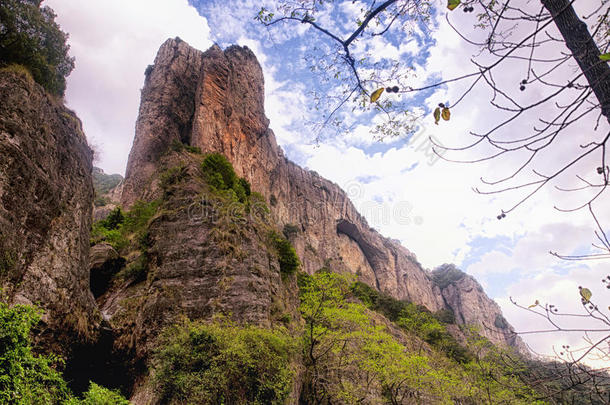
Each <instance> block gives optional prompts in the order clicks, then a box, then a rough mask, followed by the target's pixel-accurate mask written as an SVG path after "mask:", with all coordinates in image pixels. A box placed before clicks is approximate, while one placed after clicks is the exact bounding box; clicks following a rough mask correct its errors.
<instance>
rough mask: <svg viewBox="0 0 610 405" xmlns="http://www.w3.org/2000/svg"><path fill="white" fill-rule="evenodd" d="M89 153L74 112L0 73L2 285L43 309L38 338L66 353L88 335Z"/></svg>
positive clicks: (21, 79) (91, 325)
mask: <svg viewBox="0 0 610 405" xmlns="http://www.w3.org/2000/svg"><path fill="white" fill-rule="evenodd" d="M91 160H92V152H91V150H90V149H89V147H88V146H87V141H86V139H85V136H84V134H83V132H82V129H81V123H80V121H79V119H78V118H77V117H76V116H75V115H74V113H73V112H72V111H70V110H68V109H67V108H66V107H64V106H63V104H62V103H61V102H58V101H57V100H55V99H54V98H52V97H50V96H48V95H47V94H46V93H45V91H44V90H43V89H42V87H40V86H39V85H37V84H36V83H34V82H33V81H32V80H30V79H28V78H27V77H26V76H23V75H19V74H15V73H10V72H6V71H1V72H0V284H1V286H2V289H3V294H4V295H5V297H6V298H7V299H8V300H9V302H12V303H26V304H38V305H40V306H42V308H43V309H44V310H45V314H44V316H43V323H42V325H40V327H41V334H40V336H38V338H39V339H42V343H44V344H46V345H47V346H49V347H50V348H51V349H53V350H54V351H55V352H58V353H62V354H66V353H67V352H69V351H70V346H71V344H73V343H74V342H77V341H86V340H90V339H92V338H93V337H94V335H95V329H96V325H97V324H99V313H98V312H97V309H96V305H95V301H94V300H93V296H92V294H91V291H90V290H89V273H88V259H89V229H90V227H91V207H92V204H93V186H92V183H91V169H92V166H91Z"/></svg>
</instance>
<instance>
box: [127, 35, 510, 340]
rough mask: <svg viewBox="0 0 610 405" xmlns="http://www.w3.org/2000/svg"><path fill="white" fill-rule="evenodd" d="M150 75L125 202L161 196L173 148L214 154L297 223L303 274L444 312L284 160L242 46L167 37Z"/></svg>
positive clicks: (417, 276)
mask: <svg viewBox="0 0 610 405" xmlns="http://www.w3.org/2000/svg"><path fill="white" fill-rule="evenodd" d="M149 70H150V71H149V74H148V77H147V80H146V84H145V88H144V90H143V93H142V94H143V95H142V106H141V108H140V117H139V119H138V123H137V126H136V136H135V140H134V146H133V149H132V151H131V154H130V157H129V163H128V168H127V175H126V179H125V187H124V191H123V197H122V201H123V204H125V205H127V206H129V205H131V204H133V202H134V201H136V200H138V199H142V200H148V201H150V200H151V199H153V198H156V197H158V196H160V195H161V194H162V190H161V187H160V185H159V181H158V176H155V175H153V172H154V170H155V167H156V166H159V165H160V164H161V163H160V162H161V161H162V156H163V154H164V153H165V151H167V150H168V149H169V148H170V146H171V145H172V143H173V142H182V143H185V144H189V145H191V146H194V147H198V148H200V149H201V150H202V151H203V152H220V153H222V154H224V155H225V156H227V158H228V159H229V160H230V161H231V163H232V164H233V166H234V167H235V170H236V172H237V174H238V175H239V176H242V177H245V178H246V179H247V180H248V181H249V182H250V183H251V184H252V189H253V190H254V191H257V192H260V193H261V194H263V196H264V197H265V198H266V200H267V201H268V203H269V205H270V207H271V211H272V216H273V218H274V220H275V222H276V223H279V224H280V226H285V225H293V226H296V229H297V230H298V231H297V232H296V233H294V234H293V235H292V236H291V241H292V243H293V244H294V246H295V248H296V250H297V252H298V254H299V256H300V258H301V261H302V263H303V268H304V270H305V271H307V272H308V273H313V272H314V271H316V270H318V269H320V268H322V267H325V266H326V267H330V268H332V269H333V270H336V271H349V272H352V273H355V274H358V275H359V276H360V278H361V279H362V280H363V281H365V282H367V283H369V284H370V285H372V286H374V287H376V288H377V289H379V290H380V291H383V292H386V293H389V294H390V295H392V296H394V297H395V298H398V299H406V300H409V301H412V302H415V303H417V304H421V305H425V306H426V307H427V308H428V309H429V310H431V311H437V310H440V309H445V308H447V307H448V306H447V303H446V302H445V301H446V300H445V299H444V295H443V294H442V293H441V290H440V288H439V287H438V286H437V285H436V283H435V282H434V281H433V279H432V278H431V276H430V274H429V273H428V272H426V271H425V270H423V269H422V268H421V266H420V265H419V263H418V262H417V260H416V258H415V256H414V255H413V254H412V253H411V252H409V251H408V250H407V249H406V248H404V247H403V246H401V245H400V244H399V243H396V242H394V241H392V240H390V239H387V238H385V237H383V236H381V235H380V234H379V233H378V232H376V231H375V230H374V229H372V228H371V227H369V226H368V224H367V222H366V220H365V219H364V218H363V217H362V216H361V215H360V214H359V213H358V212H357V211H356V209H355V207H354V205H353V204H352V203H351V201H350V200H349V198H348V197H347V195H346V193H345V192H344V191H343V190H342V189H341V188H340V187H339V186H337V185H336V184H334V183H332V182H330V181H328V180H326V179H324V178H322V177H320V176H319V175H318V174H317V173H315V172H311V171H307V170H304V169H302V168H300V167H299V166H297V165H296V164H294V163H292V162H290V161H289V160H288V159H287V158H286V157H285V156H284V154H283V153H282V150H281V149H280V148H279V147H278V145H277V143H276V140H275V136H274V134H273V132H272V131H271V130H270V129H269V127H268V124H269V121H268V119H267V118H266V117H265V114H264V109H263V105H264V102H263V101H264V100H263V97H264V91H263V90H264V85H263V74H262V70H261V68H260V65H259V64H258V62H257V60H256V57H255V56H254V54H253V53H252V52H251V51H250V50H249V49H248V48H245V47H244V48H242V47H238V46H232V47H229V48H227V49H226V50H225V51H222V50H221V49H220V48H219V47H217V46H214V47H212V48H210V49H209V50H207V51H206V52H203V53H201V52H199V51H196V50H194V49H192V48H190V47H189V46H188V45H187V44H186V43H184V42H183V41H181V40H179V39H171V40H168V41H166V42H165V43H164V44H163V45H162V46H161V49H160V50H159V53H158V55H157V58H156V60H155V65H154V67H152V68H151V69H149ZM458 290H459V289H458ZM458 290H456V291H458ZM447 294H448V293H447ZM457 294H458V295H459V294H460V292H459V291H458V292H457ZM485 298H486V299H487V301H488V302H489V303H491V302H492V301H491V300H489V298H487V297H485ZM464 320H466V318H464ZM482 332H483V333H484V334H485V331H482ZM488 337H489V338H490V339H492V340H493V341H495V342H505V341H506V340H505V339H504V338H502V337H499V336H496V335H493V334H489V335H488Z"/></svg>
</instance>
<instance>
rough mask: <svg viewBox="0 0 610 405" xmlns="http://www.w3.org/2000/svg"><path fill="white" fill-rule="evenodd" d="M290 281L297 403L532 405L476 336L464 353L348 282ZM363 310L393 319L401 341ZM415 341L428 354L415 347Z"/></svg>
mask: <svg viewBox="0 0 610 405" xmlns="http://www.w3.org/2000/svg"><path fill="white" fill-rule="evenodd" d="M298 280H299V288H300V294H301V306H300V309H301V314H302V316H303V318H304V320H305V322H306V326H305V331H304V334H303V361H304V363H305V366H306V383H305V386H304V388H303V397H302V400H303V402H304V403H336V402H339V403H361V402H367V403H370V402H384V403H391V404H402V403H469V404H470V403H471V404H474V403H489V404H494V403H511V404H536V403H540V401H538V400H537V399H536V393H535V392H534V391H533V390H532V389H531V388H529V387H528V386H527V385H525V384H524V383H523V382H522V381H520V380H519V379H518V377H517V376H516V374H517V373H518V371H519V370H518V369H517V367H520V365H521V363H518V362H513V363H512V364H510V365H509V364H508V363H507V362H505V361H503V359H504V358H505V357H504V356H505V355H506V353H504V352H503V351H501V350H499V349H497V348H495V347H494V346H493V345H491V344H490V343H489V341H487V340H485V339H482V338H480V337H478V336H477V335H476V334H472V335H471V336H472V339H471V343H470V350H468V351H467V350H465V349H463V348H461V347H460V345H459V344H458V343H457V342H456V341H455V339H453V338H452V337H450V335H449V334H448V333H447V330H446V328H445V326H444V325H442V324H441V323H440V322H439V321H438V320H437V319H436V317H435V316H434V315H433V314H431V313H429V312H427V311H425V310H423V309H422V308H418V307H417V306H415V305H413V304H411V303H405V302H399V301H398V302H397V301H396V300H392V299H391V298H390V297H387V296H384V295H383V294H379V293H378V292H375V291H374V290H373V289H371V288H370V287H368V286H367V287H368V288H365V287H364V286H365V285H363V284H361V283H354V282H353V280H352V279H351V278H350V277H347V276H344V275H338V274H335V273H332V272H330V271H328V270H322V271H319V272H318V273H316V274H315V275H313V276H308V275H306V274H302V273H301V274H299V277H298ZM355 297H362V301H361V302H366V305H365V304H363V303H360V302H358V301H355V300H354V298H355ZM367 306H368V307H369V308H372V309H373V308H374V309H375V310H378V311H379V312H382V313H388V316H389V317H393V318H395V319H396V322H395V323H396V324H397V325H398V326H400V327H401V328H402V329H403V330H404V332H405V335H404V337H403V338H402V339H401V338H398V337H397V336H396V335H395V334H393V333H390V329H388V325H387V323H386V321H384V320H383V318H380V317H378V316H375V315H374V313H373V312H371V311H370V310H369V309H368V308H367ZM415 336H417V337H415ZM414 337H415V338H414ZM422 338H423V340H424V341H427V342H430V343H431V345H432V347H431V348H428V349H426V348H425V347H424V346H422V345H421V343H420V344H417V341H420V342H421V339H422ZM413 339H414V340H413ZM448 348H450V349H448ZM457 348H461V351H459V352H458V350H459V349H457ZM435 349H436V350H435ZM458 353H459V354H458Z"/></svg>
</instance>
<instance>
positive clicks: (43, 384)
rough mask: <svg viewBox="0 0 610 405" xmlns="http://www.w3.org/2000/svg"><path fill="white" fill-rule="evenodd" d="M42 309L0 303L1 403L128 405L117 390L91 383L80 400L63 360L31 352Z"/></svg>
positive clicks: (26, 404) (50, 355) (27, 404)
mask: <svg viewBox="0 0 610 405" xmlns="http://www.w3.org/2000/svg"><path fill="white" fill-rule="evenodd" d="M40 317H41V310H39V309H37V308H35V307H32V306H27V305H15V306H13V307H10V306H9V305H7V304H6V303H4V302H0V325H1V327H0V403H3V404H23V405H29V404H68V405H93V404H96V405H97V404H119V405H121V404H129V402H128V401H127V400H126V399H125V398H124V397H123V396H122V395H121V394H119V393H118V392H115V391H111V390H108V389H106V388H104V387H101V386H99V385H97V384H95V383H91V385H90V387H89V390H88V391H87V392H86V393H84V394H83V398H82V399H78V398H75V397H74V396H73V395H72V393H71V392H70V389H69V388H68V386H67V384H66V381H65V380H64V379H63V376H62V374H61V373H60V372H59V371H58V370H57V368H58V367H60V366H61V365H62V364H63V362H62V360H61V359H60V358H58V357H57V356H54V355H53V354H49V355H36V354H34V352H33V349H32V345H31V340H30V331H31V329H32V327H34V326H35V325H36V324H37V323H38V322H39V321H40Z"/></svg>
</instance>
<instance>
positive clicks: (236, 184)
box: [201, 153, 251, 203]
mask: <svg viewBox="0 0 610 405" xmlns="http://www.w3.org/2000/svg"><path fill="white" fill-rule="evenodd" d="M201 169H202V171H203V174H204V177H205V179H206V181H207V182H208V185H209V186H210V187H211V188H212V190H213V191H225V192H230V193H233V194H234V197H235V200H237V201H239V202H241V203H245V202H246V201H247V199H248V197H249V196H250V194H251V190H250V183H248V181H247V180H246V179H244V178H241V177H238V176H237V174H235V170H233V165H231V162H229V160H228V159H227V158H226V157H225V156H224V155H221V154H220V153H211V154H209V155H207V156H206V157H205V159H203V163H201Z"/></svg>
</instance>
